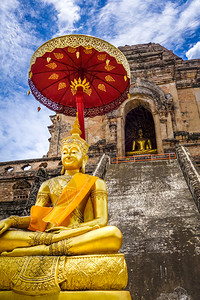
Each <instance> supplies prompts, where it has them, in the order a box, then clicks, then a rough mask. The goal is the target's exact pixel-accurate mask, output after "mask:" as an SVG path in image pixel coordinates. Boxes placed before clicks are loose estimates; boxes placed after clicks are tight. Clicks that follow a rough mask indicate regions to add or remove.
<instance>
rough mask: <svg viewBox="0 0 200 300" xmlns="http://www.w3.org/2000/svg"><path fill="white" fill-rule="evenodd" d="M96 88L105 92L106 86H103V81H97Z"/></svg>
mask: <svg viewBox="0 0 200 300" xmlns="http://www.w3.org/2000/svg"><path fill="white" fill-rule="evenodd" d="M98 89H99V90H101V91H103V92H106V87H105V85H104V84H103V83H99V84H98Z"/></svg>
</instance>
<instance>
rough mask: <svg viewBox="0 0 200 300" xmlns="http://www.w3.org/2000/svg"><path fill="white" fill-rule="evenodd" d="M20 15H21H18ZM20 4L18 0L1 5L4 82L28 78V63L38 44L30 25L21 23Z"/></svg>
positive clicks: (0, 45)
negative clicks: (34, 45) (34, 46)
mask: <svg viewBox="0 0 200 300" xmlns="http://www.w3.org/2000/svg"><path fill="white" fill-rule="evenodd" d="M18 13H19V14H18ZM20 14H21V12H20V3H19V1H17V0H6V1H1V4H0V20H1V26H0V36H1V39H0V61H1V72H2V73H3V74H4V77H3V80H7V82H8V83H9V80H10V79H17V80H20V79H23V76H26V78H27V71H28V62H29V60H30V57H31V55H32V53H33V51H32V50H31V46H32V45H33V44H34V42H35V43H36V37H35V36H34V34H33V31H32V29H31V28H30V24H29V23H28V22H26V21H25V20H24V22H20V18H21V16H20Z"/></svg>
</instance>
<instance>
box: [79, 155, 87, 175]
mask: <svg viewBox="0 0 200 300" xmlns="http://www.w3.org/2000/svg"><path fill="white" fill-rule="evenodd" d="M87 161H88V156H87V155H85V156H84V157H83V162H82V166H81V170H80V171H81V173H83V174H85V166H86V164H87Z"/></svg>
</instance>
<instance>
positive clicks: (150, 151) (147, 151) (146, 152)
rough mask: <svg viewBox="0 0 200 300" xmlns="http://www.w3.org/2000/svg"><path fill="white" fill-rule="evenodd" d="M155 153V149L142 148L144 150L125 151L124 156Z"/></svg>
mask: <svg viewBox="0 0 200 300" xmlns="http://www.w3.org/2000/svg"><path fill="white" fill-rule="evenodd" d="M156 153H157V149H152V150H144V151H130V152H126V156H133V155H146V154H156Z"/></svg>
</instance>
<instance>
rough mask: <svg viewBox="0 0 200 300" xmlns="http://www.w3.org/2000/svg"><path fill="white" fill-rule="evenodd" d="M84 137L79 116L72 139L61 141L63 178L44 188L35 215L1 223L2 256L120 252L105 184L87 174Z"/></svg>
mask: <svg viewBox="0 0 200 300" xmlns="http://www.w3.org/2000/svg"><path fill="white" fill-rule="evenodd" d="M80 134H81V131H80V128H79V124H78V119H77V118H76V121H75V124H74V126H73V128H72V130H71V136H69V137H67V138H64V139H63V140H62V142H61V158H62V164H63V169H62V173H61V174H62V175H61V176H58V177H55V178H51V179H49V180H47V181H45V182H44V183H43V184H42V185H41V187H40V190H39V192H38V195H37V200H36V204H35V206H33V207H32V208H31V215H30V216H26V217H18V216H11V217H9V218H7V219H5V220H2V221H0V253H1V255H3V256H24V255H80V254H96V253H98V254H100V253H113V252H117V251H118V250H119V249H120V247H121V244H122V234H121V232H120V230H119V229H118V228H117V227H114V226H107V221H108V208H107V189H106V184H105V182H104V181H103V180H101V179H99V178H98V177H95V176H90V175H86V174H84V173H85V165H86V163H87V160H88V156H87V150H88V147H89V145H88V144H87V143H86V141H85V140H83V139H82V138H81V137H80ZM11 228H13V229H11Z"/></svg>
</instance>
